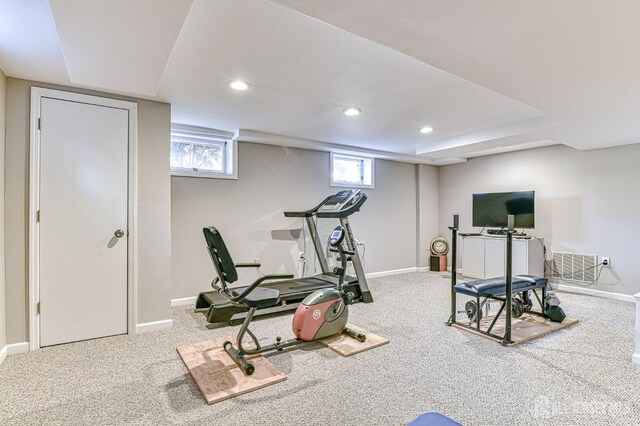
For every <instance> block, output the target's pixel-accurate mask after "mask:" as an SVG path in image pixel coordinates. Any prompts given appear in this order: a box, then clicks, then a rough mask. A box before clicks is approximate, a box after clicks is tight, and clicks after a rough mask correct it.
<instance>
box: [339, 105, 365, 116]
mask: <svg viewBox="0 0 640 426" xmlns="http://www.w3.org/2000/svg"><path fill="white" fill-rule="evenodd" d="M342 112H344V115H348V116H350V117H353V116H355V115H360V113H361V112H362V110H361V109H360V108H356V107H349V108H345V110H344V111H342Z"/></svg>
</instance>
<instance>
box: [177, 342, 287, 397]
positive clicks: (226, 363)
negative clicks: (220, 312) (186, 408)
mask: <svg viewBox="0 0 640 426" xmlns="http://www.w3.org/2000/svg"><path fill="white" fill-rule="evenodd" d="M227 340H229V341H231V342H234V341H235V337H234V336H229V337H220V338H218V339H214V340H208V341H206V342H200V343H193V344H190V345H183V346H178V347H177V348H176V350H177V351H178V354H179V355H180V358H182V361H183V362H184V365H185V366H186V367H187V370H189V373H191V377H193V380H194V381H195V382H196V384H197V385H198V389H200V392H202V396H204V399H205V400H206V401H207V403H209V404H213V403H216V402H220V401H224V400H225V399H229V398H233V397H235V396H238V395H242V394H244V393H247V392H251V391H254V390H257V389H261V388H264V387H266V386H269V385H273V384H275V383H278V382H281V381H283V380H286V379H287V376H286V375H285V374H284V373H283V372H281V371H280V370H278V369H277V368H276V366H275V365H273V364H272V363H271V362H270V361H269V360H267V359H266V358H265V357H263V356H260V355H256V356H253V357H247V358H248V359H250V360H251V362H252V363H253V364H254V365H255V367H256V371H255V372H254V373H253V375H251V376H245V374H244V373H243V372H242V370H241V369H240V367H238V366H237V365H236V364H235V362H233V360H232V359H231V357H230V356H229V355H228V354H227V353H226V352H225V351H224V349H223V347H222V345H223V344H224V342H226V341H227Z"/></svg>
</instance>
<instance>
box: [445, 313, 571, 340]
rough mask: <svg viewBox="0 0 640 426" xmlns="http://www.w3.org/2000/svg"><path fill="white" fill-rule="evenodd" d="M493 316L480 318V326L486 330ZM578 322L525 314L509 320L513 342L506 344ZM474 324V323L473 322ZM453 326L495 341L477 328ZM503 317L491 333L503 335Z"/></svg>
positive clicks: (529, 338) (539, 335)
mask: <svg viewBox="0 0 640 426" xmlns="http://www.w3.org/2000/svg"><path fill="white" fill-rule="evenodd" d="M493 318H494V317H487V318H483V319H482V320H480V328H481V329H482V330H486V329H487V328H489V326H490V325H491V321H493ZM577 322H578V320H577V319H575V318H569V317H567V318H565V319H564V321H562V322H553V321H550V320H548V319H546V318H543V317H541V316H538V315H530V314H525V315H523V316H522V317H520V318H513V319H512V321H511V340H513V343H511V344H509V345H507V346H515V345H518V344H520V343H524V342H528V341H530V340H533V339H537V338H538V337H542V336H544V335H546V334H549V333H553V332H554V331H557V330H561V329H563V328H567V327H570V326H572V325H574V324H576V323H577ZM474 325H475V323H474ZM453 326H454V327H456V328H459V329H460V330H464V331H468V332H471V333H473V334H476V335H478V336H482V337H486V338H487V339H490V340H491V341H494V342H497V341H496V340H495V339H493V338H491V337H490V336H487V335H486V334H482V333H478V331H477V330H471V329H468V328H466V327H463V326H461V325H459V324H453ZM504 326H505V317H504V316H501V317H500V318H498V321H497V322H496V325H495V326H494V327H493V329H492V330H491V334H495V335H498V336H502V335H504Z"/></svg>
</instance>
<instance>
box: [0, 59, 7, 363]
mask: <svg viewBox="0 0 640 426" xmlns="http://www.w3.org/2000/svg"><path fill="white" fill-rule="evenodd" d="M6 99H7V78H6V77H5V75H4V73H3V72H2V70H0V193H1V194H2V196H1V197H0V242H1V241H4V147H5V114H6ZM4 272H5V264H4V244H1V243H0V350H2V348H4V347H5V345H6V344H7V333H6V317H5V311H6V304H5V296H4V292H5V277H4Z"/></svg>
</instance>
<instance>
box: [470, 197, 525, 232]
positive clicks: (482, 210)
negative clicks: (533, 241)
mask: <svg viewBox="0 0 640 426" xmlns="http://www.w3.org/2000/svg"><path fill="white" fill-rule="evenodd" d="M534 204H535V191H516V192H487V193H482V194H473V226H475V227H478V228H481V227H482V228H506V227H507V216H508V215H511V214H512V215H514V216H515V227H516V228H533V227H534V225H535V220H534V219H535V216H534Z"/></svg>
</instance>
